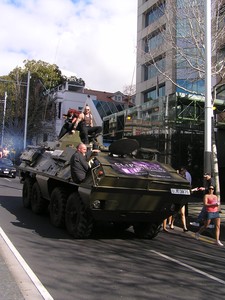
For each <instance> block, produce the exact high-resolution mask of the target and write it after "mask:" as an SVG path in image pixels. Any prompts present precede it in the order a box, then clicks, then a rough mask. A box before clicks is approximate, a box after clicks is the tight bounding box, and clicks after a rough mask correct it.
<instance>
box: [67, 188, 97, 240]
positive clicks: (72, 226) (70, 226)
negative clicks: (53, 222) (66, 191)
mask: <svg viewBox="0 0 225 300" xmlns="http://www.w3.org/2000/svg"><path fill="white" fill-rule="evenodd" d="M65 221H66V228H67V230H68V232H69V233H70V234H71V235H72V236H73V237H74V238H87V237H89V236H90V235H91V232H92V229H93V218H92V215H91V211H90V209H88V208H87V207H86V206H85V205H84V203H83V201H82V199H81V197H80V195H79V194H78V193H76V192H75V193H72V194H70V196H69V197H68V200H67V204H66V215H65Z"/></svg>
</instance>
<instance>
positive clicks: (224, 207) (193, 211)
mask: <svg viewBox="0 0 225 300" xmlns="http://www.w3.org/2000/svg"><path fill="white" fill-rule="evenodd" d="M202 206H203V202H202V199H200V198H191V201H190V202H189V203H188V215H187V217H186V221H187V228H188V229H189V230H190V231H193V232H197V231H198V229H199V227H195V226H191V225H190V222H193V221H196V219H197V217H198V214H199V213H200V211H201V209H202ZM220 222H221V224H220V240H221V241H223V242H225V204H221V211H220ZM176 225H177V226H181V224H180V221H178V222H177V224H176ZM203 235H207V236H209V237H212V238H214V229H207V231H205V233H203Z"/></svg>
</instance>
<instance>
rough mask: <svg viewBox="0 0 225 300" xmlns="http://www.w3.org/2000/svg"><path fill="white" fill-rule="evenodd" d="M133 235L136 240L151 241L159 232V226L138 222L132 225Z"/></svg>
mask: <svg viewBox="0 0 225 300" xmlns="http://www.w3.org/2000/svg"><path fill="white" fill-rule="evenodd" d="M133 228H134V233H135V235H136V236H137V237H138V238H142V239H150V240H151V239H153V238H154V237H156V236H157V234H158V233H159V231H160V228H161V225H158V224H155V223H145V222H139V223H136V224H134V225H133Z"/></svg>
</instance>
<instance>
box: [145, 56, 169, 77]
mask: <svg viewBox="0 0 225 300" xmlns="http://www.w3.org/2000/svg"><path fill="white" fill-rule="evenodd" d="M165 66H166V60H165V57H163V58H162V57H160V58H158V59H157V60H156V61H155V63H150V64H147V65H145V66H144V81H146V80H149V79H151V78H153V77H156V76H157V75H158V74H159V71H158V69H159V70H160V71H161V72H164V71H165ZM157 68H158V69H157Z"/></svg>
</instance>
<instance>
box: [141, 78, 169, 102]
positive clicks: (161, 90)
mask: <svg viewBox="0 0 225 300" xmlns="http://www.w3.org/2000/svg"><path fill="white" fill-rule="evenodd" d="M164 96H165V83H163V84H161V85H160V86H159V87H158V88H157V87H156V86H155V87H154V88H152V89H151V90H149V91H148V92H146V93H144V103H145V102H148V101H150V100H155V99H158V98H159V97H164Z"/></svg>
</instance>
